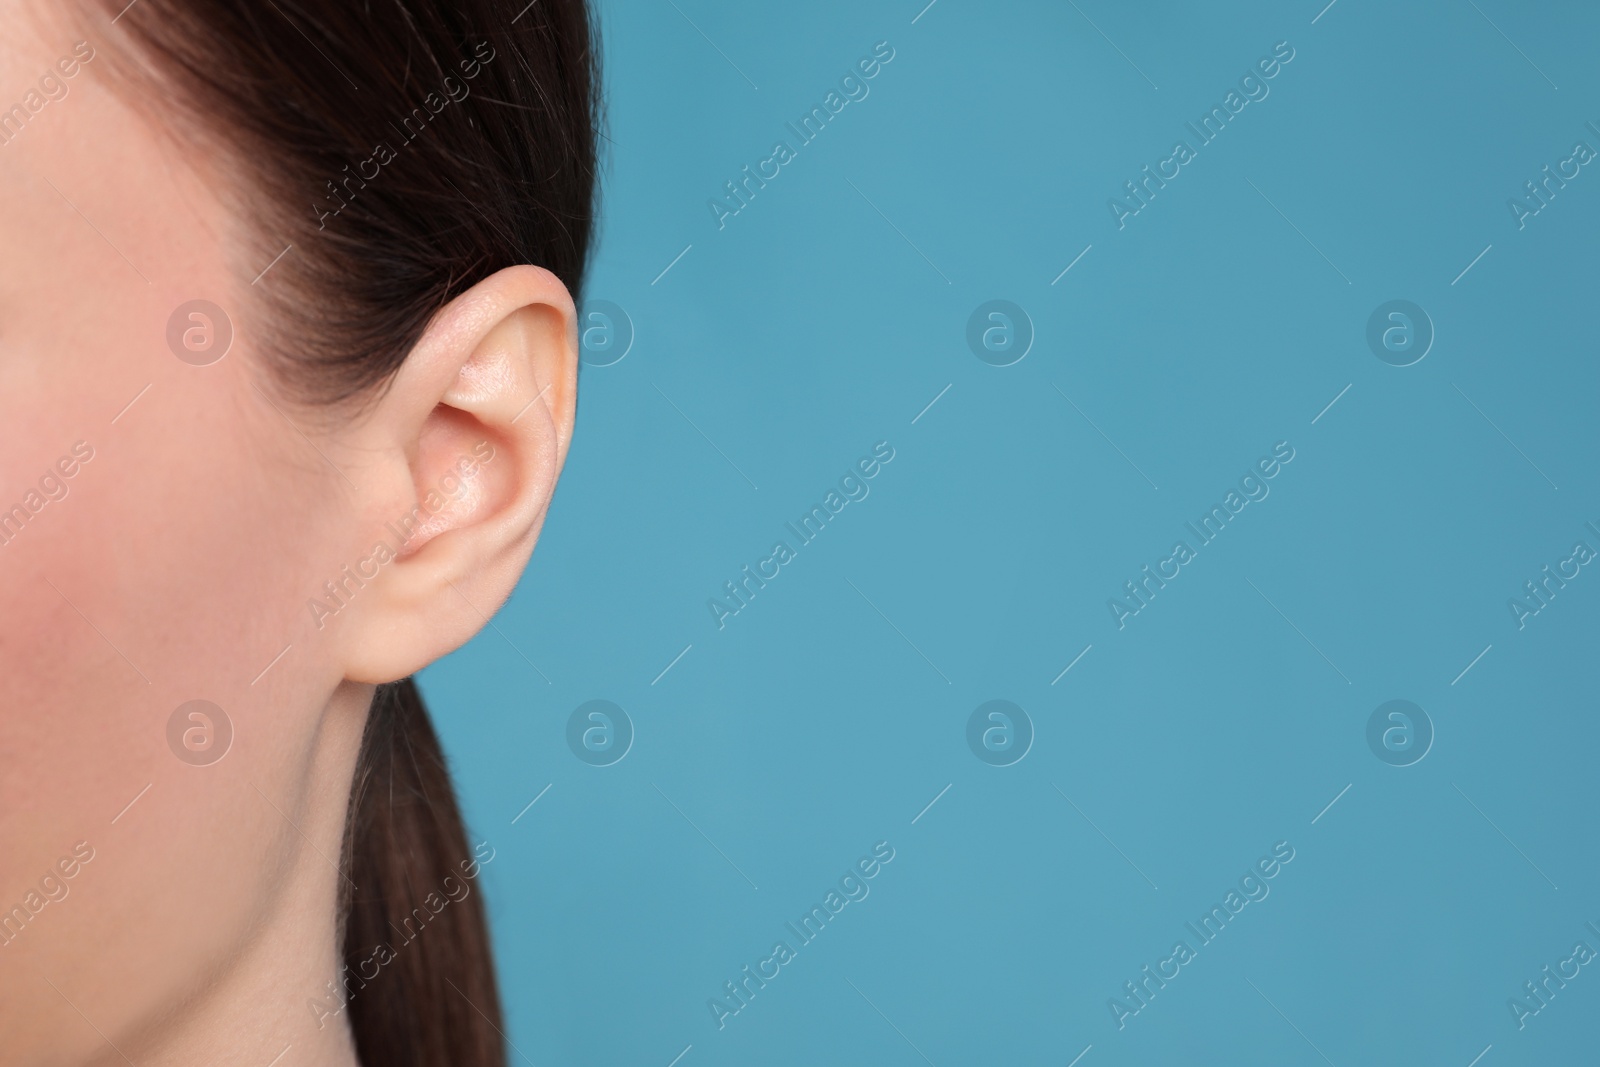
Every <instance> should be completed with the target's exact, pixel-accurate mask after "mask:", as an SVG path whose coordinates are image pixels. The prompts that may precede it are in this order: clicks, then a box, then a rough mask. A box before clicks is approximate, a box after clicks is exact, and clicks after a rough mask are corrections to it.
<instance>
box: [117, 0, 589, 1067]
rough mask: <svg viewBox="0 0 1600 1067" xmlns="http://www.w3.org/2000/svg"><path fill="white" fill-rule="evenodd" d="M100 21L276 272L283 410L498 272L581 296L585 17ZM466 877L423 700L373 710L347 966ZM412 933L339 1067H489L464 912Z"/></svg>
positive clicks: (154, 7) (344, 383)
mask: <svg viewBox="0 0 1600 1067" xmlns="http://www.w3.org/2000/svg"><path fill="white" fill-rule="evenodd" d="M94 2H95V3H97V4H98V6H99V7H100V8H101V9H103V10H104V11H105V12H106V13H107V14H108V15H116V19H115V27H116V28H115V29H113V30H108V31H104V32H105V33H107V34H110V33H115V32H117V30H121V31H125V32H126V33H128V34H130V35H131V36H132V39H133V41H134V42H135V44H136V46H137V47H136V48H135V49H134V50H133V51H132V53H130V55H131V57H132V58H133V60H134V62H133V63H132V64H131V65H130V69H129V70H128V71H127V72H126V73H128V74H130V75H131V76H132V81H131V85H132V86H133V88H134V89H135V90H136V91H135V93H134V94H133V95H132V96H131V97H130V99H132V100H133V101H134V102H135V103H137V104H139V105H140V106H142V107H144V108H145V109H146V110H147V111H149V112H151V113H152V114H154V115H155V116H156V117H158V118H159V119H161V120H162V121H163V123H164V124H165V125H166V126H167V127H168V128H170V129H172V130H173V131H175V132H178V133H180V134H190V135H198V137H199V139H200V142H201V143H203V144H209V145H220V146H221V147H222V148H223V149H224V151H223V152H222V153H221V155H220V158H219V161H218V162H217V164H216V167H217V169H218V170H219V172H220V174H221V175H222V176H223V177H224V178H225V180H224V181H223V182H222V183H221V185H222V188H221V189H220V190H219V191H220V193H221V195H223V196H224V197H225V198H226V202H227V203H228V204H229V206H230V207H231V208H232V209H233V210H232V217H234V218H237V219H241V220H246V223H245V225H244V226H243V227H242V228H241V232H240V233H238V234H232V235H230V237H231V238H235V239H236V243H235V246H234V248H233V254H234V256H235V258H236V263H235V266H236V274H237V275H238V276H240V277H245V278H249V277H252V276H254V275H255V274H256V272H257V271H259V270H261V269H262V268H263V267H265V266H266V265H267V264H268V263H269V261H272V260H273V257H276V256H279V255H280V253H281V254H282V256H281V259H279V260H277V261H276V262H275V263H273V265H272V267H271V270H270V273H269V274H267V275H265V276H264V280H265V283H264V284H257V285H254V286H252V287H251V288H250V290H249V291H250V293H251V295H252V300H253V301H254V305H253V306H251V307H247V308H240V309H238V311H239V315H240V318H241V319H242V321H243V323H244V325H245V327H246V328H248V329H249V331H250V332H251V334H252V335H253V336H254V337H256V338H257V339H258V344H259V346H260V347H261V348H262V349H263V351H264V353H265V354H266V356H267V357H268V360H269V362H270V364H271V366H272V369H273V371H274V372H275V373H273V374H272V375H271V382H272V384H273V385H274V386H275V387H277V388H278V389H279V390H280V391H281V392H282V394H283V395H285V396H286V397H288V398H290V399H292V400H296V401H300V402H303V403H304V404H306V405H308V406H313V405H320V406H323V407H325V408H326V407H336V406H338V405H340V404H342V403H343V402H346V401H352V402H360V401H361V400H363V399H366V398H370V397H371V396H372V395H373V394H374V393H375V392H376V391H377V390H379V389H381V388H382V387H383V386H384V385H385V384H386V383H387V382H388V380H389V379H390V378H391V377H392V375H393V373H394V372H395V371H396V370H397V369H398V368H399V366H400V365H401V363H402V362H403V361H404V360H405V358H406V355H407V354H408V353H409V352H410V350H411V348H412V347H413V345H415V343H416V341H417V340H418V338H419V337H420V336H421V334H422V331H423V330H424V328H425V327H426V326H427V324H428V322H429V320H430V319H431V318H432V317H433V315H434V314H435V313H436V312H438V310H439V309H440V308H442V307H443V306H444V305H445V304H446V303H448V302H449V301H450V300H451V299H452V298H454V297H455V296H457V295H458V294H460V293H461V292H463V291H465V290H466V289H467V288H469V287H471V286H472V285H473V284H475V283H476V282H477V281H479V280H481V279H482V278H484V277H486V276H487V275H489V274H491V273H493V272H494V271H496V270H498V269H500V268H503V267H507V266H511V265H514V264H520V263H534V264H538V265H540V266H543V267H545V268H547V269H549V270H550V271H551V272H552V273H553V274H555V275H556V276H557V277H558V278H560V279H561V281H562V282H563V283H565V285H566V286H567V288H568V290H570V291H571V293H572V294H573V298H574V300H578V299H579V298H580V296H581V283H582V278H583V272H584V266H585V262H586V259H587V256H588V251H589V244H590V239H591V231H592V229H593V214H594V211H593V204H594V197H595V181H596V141H597V136H598V135H597V129H598V125H599V90H598V62H597V57H596V55H595V44H596V34H595V31H594V29H593V27H592V25H591V19H590V12H589V10H588V7H587V5H586V3H585V0H535V2H532V3H528V2H526V0H364V2H360V3H358V2H356V0H266V2H262V0H187V2H185V3H182V4H175V3H165V2H162V0H143V2H140V3H135V4H133V5H132V6H130V7H126V9H124V5H125V4H126V0H94ZM118 12H120V14H118ZM140 90H142V91H140ZM150 90H154V92H151V91H150ZM286 246H287V251H285V249H286ZM257 294H259V295H257ZM473 859H474V855H473V853H472V852H471V851H470V850H469V848H468V843H467V838H466V834H465V831H464V829H463V826H462V822H461V817H460V813H459V812H458V810H457V807H456V801H455V797H454V794H453V792H452V789H451V785H450V778H449V774H448V772H447V770H446V768H445V762H444V757H443V753H442V751H441V749H440V746H439V742H438V739H437V737H436V736H435V735H434V732H433V729H432V727H431V726H430V724H429V722H428V717H427V713H426V711H425V709H424V708H423V705H422V701H421V698H420V696H419V695H418V693H417V689H416V687H415V685H414V684H413V683H412V682H411V680H410V679H407V680H405V681H401V682H398V683H394V684H392V685H387V686H382V687H380V688H379V691H378V694H377V697H376V699H375V700H374V702H373V706H372V710H371V712H370V714H369V718H368V721H367V725H366V733H365V735H364V737H363V740H362V747H361V755H360V758H359V762H358V765H357V771H356V778H355V785H354V790H353V793H352V798H351V805H350V816H349V822H348V825H347V830H346V840H345V846H344V864H345V868H346V873H347V874H348V876H349V877H348V879H347V881H353V883H354V884H355V885H357V886H359V887H360V889H359V890H358V891H355V892H348V891H347V892H346V899H345V900H344V901H343V902H342V910H343V911H344V914H343V916H342V921H343V930H344V933H343V938H344V956H345V962H346V963H347V965H349V967H350V968H351V969H352V970H353V969H354V968H355V966H356V965H357V963H358V962H359V961H361V960H366V959H369V958H370V957H371V955H372V952H373V947H374V946H375V945H376V944H378V943H380V942H391V943H392V942H393V941H394V939H395V937H396V931H398V930H400V929H402V928H403V927H404V926H405V922H406V920H407V919H409V918H411V916H412V909H414V908H416V907H418V906H419V905H421V903H422V902H423V900H424V899H425V898H426V897H427V896H428V895H429V894H431V893H439V892H441V886H442V885H444V883H445V879H447V878H450V877H455V878H457V879H459V878H460V877H461V876H462V870H463V868H462V864H463V863H466V862H470V861H472V860H473ZM430 925H437V926H439V927H441V929H438V930H435V931H432V932H430V933H428V934H427V935H426V936H420V937H418V938H416V940H415V942H414V943H409V944H407V945H406V946H405V947H402V948H398V949H397V950H396V951H394V952H393V954H392V960H391V961H390V962H388V963H387V964H386V965H384V966H383V967H382V968H381V973H380V975H379V976H378V977H377V978H376V979H374V980H372V981H370V982H368V983H366V985H365V987H364V988H361V989H359V990H358V991H356V992H355V994H354V995H353V996H351V997H350V999H349V1001H348V1012H349V1019H350V1024H351V1027H352V1030H353V1032H354V1035H355V1042H356V1051H357V1054H358V1055H359V1056H360V1058H361V1059H362V1060H363V1061H364V1062H366V1063H369V1064H373V1065H374V1067H376V1065H379V1064H381V1065H383V1067H442V1065H445V1064H449V1065H452V1067H499V1065H502V1064H504V1063H505V1050H504V1047H503V1041H504V1035H503V1034H502V1033H501V1021H500V1018H501V1016H500V1004H499V994H498V991H497V988H496V983H495V976H494V967H493V961H492V958H491V954H490V942H489V934H488V925H487V920H486V916H485V912H484V910H483V905H482V896H481V894H479V893H470V894H468V895H466V896H464V897H463V898H462V899H461V900H460V901H459V902H452V903H450V904H449V906H448V907H445V908H443V909H442V910H441V911H440V912H439V913H438V914H437V916H436V917H434V918H433V919H432V920H431V922H430ZM341 984H344V983H342V982H341Z"/></svg>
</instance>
